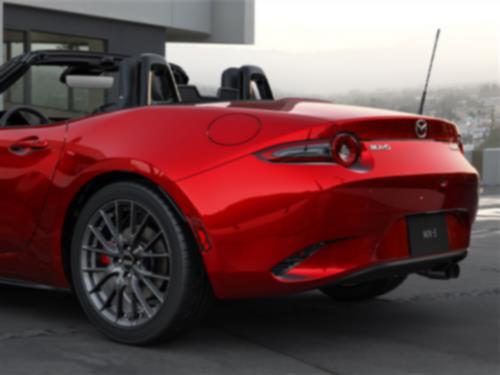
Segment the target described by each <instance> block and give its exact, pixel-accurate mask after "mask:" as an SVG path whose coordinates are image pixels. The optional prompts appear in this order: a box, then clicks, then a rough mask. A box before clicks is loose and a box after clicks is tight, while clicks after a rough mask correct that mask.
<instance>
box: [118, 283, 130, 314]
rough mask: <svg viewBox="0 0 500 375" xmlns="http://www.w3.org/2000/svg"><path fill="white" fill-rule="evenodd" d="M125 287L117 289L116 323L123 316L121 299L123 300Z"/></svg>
mask: <svg viewBox="0 0 500 375" xmlns="http://www.w3.org/2000/svg"><path fill="white" fill-rule="evenodd" d="M126 287H127V286H126V285H122V286H119V287H118V291H117V297H118V299H117V301H116V321H118V320H119V319H120V318H121V317H122V316H123V315H124V314H123V299H124V293H125V288H126Z"/></svg>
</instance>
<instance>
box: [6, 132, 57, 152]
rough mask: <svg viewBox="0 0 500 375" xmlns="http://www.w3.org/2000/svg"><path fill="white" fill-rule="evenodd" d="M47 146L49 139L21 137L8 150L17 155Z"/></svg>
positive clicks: (40, 149) (43, 148)
mask: <svg viewBox="0 0 500 375" xmlns="http://www.w3.org/2000/svg"><path fill="white" fill-rule="evenodd" d="M47 147H49V141H47V140H45V139H40V138H38V137H36V136H33V137H27V138H23V139H21V140H19V141H17V142H15V143H13V144H12V145H11V146H10V148H9V149H10V151H11V152H13V153H14V154H17V155H25V154H28V153H30V152H32V151H42V150H45V149H46V148H47Z"/></svg>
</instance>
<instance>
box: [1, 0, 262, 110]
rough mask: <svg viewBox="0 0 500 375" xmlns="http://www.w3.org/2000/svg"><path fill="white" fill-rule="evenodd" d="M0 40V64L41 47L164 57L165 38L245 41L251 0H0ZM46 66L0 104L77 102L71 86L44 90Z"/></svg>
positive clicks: (65, 105)
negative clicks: (0, 41) (69, 87)
mask: <svg viewBox="0 0 500 375" xmlns="http://www.w3.org/2000/svg"><path fill="white" fill-rule="evenodd" d="M0 39H2V40H3V48H2V49H1V50H0V63H2V62H5V61H6V60H9V59H10V58H12V57H14V56H17V55H19V54H22V53H24V52H30V51H36V50H46V49H66V50H67V49H70V50H81V51H95V52H111V53H118V54H125V55H136V54H140V53H144V52H152V53H158V54H161V55H165V52H166V54H167V58H168V45H167V47H166V45H165V43H166V42H196V43H238V44H249V43H253V40H254V0H0ZM165 49H167V51H165ZM49 70H50V69H49V68H39V69H36V71H35V70H34V71H33V72H31V75H30V76H29V77H28V79H24V80H23V81H22V82H18V83H16V85H15V86H13V87H12V88H11V89H10V90H9V92H7V93H5V95H3V99H2V97H1V96H0V109H1V108H2V107H8V106H9V105H16V104H28V105H35V106H38V107H44V108H45V109H46V110H52V112H54V110H62V109H64V111H66V112H68V110H69V109H71V108H73V107H78V105H79V103H78V98H74V95H73V94H72V92H71V91H68V90H67V89H66V88H63V87H58V88H56V87H53V88H52V86H53V85H54V82H56V79H55V78H53V76H55V75H56V74H59V73H60V72H58V71H56V69H52V71H49ZM50 79H52V80H50ZM37 87H38V88H39V89H36V88H37ZM49 87H50V88H51V89H49ZM40 88H42V89H40ZM49 94H50V95H49Z"/></svg>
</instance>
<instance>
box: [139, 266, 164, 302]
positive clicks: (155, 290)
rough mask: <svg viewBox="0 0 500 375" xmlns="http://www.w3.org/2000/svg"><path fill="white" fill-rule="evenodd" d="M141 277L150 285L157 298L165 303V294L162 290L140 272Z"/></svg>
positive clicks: (149, 287)
mask: <svg viewBox="0 0 500 375" xmlns="http://www.w3.org/2000/svg"><path fill="white" fill-rule="evenodd" d="M138 276H139V278H140V279H141V280H142V282H143V283H144V284H145V285H146V286H147V287H148V289H149V290H150V291H151V293H153V294H154V296H155V297H156V299H157V300H158V301H160V303H163V294H162V292H160V290H159V289H158V288H157V287H156V286H155V285H154V284H153V283H152V282H151V281H149V280H148V279H146V278H145V277H144V276H142V274H141V273H138Z"/></svg>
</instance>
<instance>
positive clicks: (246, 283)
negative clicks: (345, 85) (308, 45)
mask: <svg viewBox="0 0 500 375" xmlns="http://www.w3.org/2000/svg"><path fill="white" fill-rule="evenodd" d="M418 120H425V121H426V122H427V124H428V133H427V135H426V137H425V138H423V139H422V138H419V136H418V134H417V133H418V131H416V127H415V126H416V125H415V124H416V122H417V121H418ZM339 133H345V134H353V135H355V137H356V138H357V139H358V140H359V142H360V146H361V154H360V157H359V160H357V162H356V164H355V165H352V166H348V167H346V166H342V165H340V164H338V163H325V162H310V163H309V162H303V163H286V162H273V161H272V160H268V159H267V158H266V152H267V151H268V150H270V149H272V148H273V147H276V146H278V147H281V145H294V144H300V143H301V142H311V141H312V142H314V141H316V140H318V141H322V140H326V141H327V142H330V141H331V140H332V139H334V137H335V136H336V135H338V134H339ZM26 142H27V143H28V145H29V146H30V147H31V148H33V149H37V147H38V149H37V152H33V153H27V154H25V155H19V154H16V153H13V152H12V149H13V146H15V145H16V144H21V146H23V145H25V144H26ZM131 175H137V176H141V177H142V178H144V179H147V180H149V181H151V182H153V183H155V184H156V185H158V186H159V187H160V188H161V189H162V190H163V191H164V193H165V195H166V196H168V197H169V199H170V201H171V202H172V204H173V205H174V206H175V207H176V208H177V210H178V211H179V213H180V215H182V217H183V218H184V219H185V221H186V222H187V223H188V224H189V227H190V228H191V230H192V233H193V235H194V237H195V238H196V239H197V241H198V245H199V248H200V251H201V254H202V257H203V262H204V265H205V268H206V271H207V274H208V278H209V280H210V283H211V285H212V288H213V290H214V293H215V295H216V296H217V297H219V298H245V297H255V296H264V295H274V294H281V293H292V292H299V291H303V290H308V289H312V288H317V287H320V286H324V285H328V284H331V283H333V282H335V281H337V280H344V279H347V278H348V277H351V276H353V275H359V274H360V273H363V272H365V271H370V270H377V269H381V267H384V266H396V267H397V266H398V265H403V264H405V262H407V261H410V260H414V259H413V258H414V257H412V256H411V255H410V250H409V245H408V228H407V226H408V224H407V219H406V218H407V217H409V216H411V215H415V214H429V213H436V212H439V213H442V214H444V215H445V216H446V221H447V228H448V238H449V248H448V249H443V252H442V253H440V254H435V255H431V256H429V257H425V256H423V257H422V261H425V260H426V259H427V258H429V259H431V258H436V259H437V258H439V257H447V259H451V258H453V256H455V255H456V259H457V260H460V259H461V258H463V256H464V255H465V251H466V249H467V248H468V246H469V238H470V232H471V225H472V223H473V221H474V218H475V214H476V210H477V202H478V175H477V172H476V171H475V170H474V169H473V167H472V166H471V165H470V164H469V163H468V162H467V160H466V159H465V158H464V156H463V154H462V153H461V151H460V147H459V136H458V132H457V129H456V127H455V126H454V125H453V124H451V123H449V122H446V121H443V120H439V119H435V118H428V117H421V116H416V115H410V114H404V113H399V112H391V111H382V110H374V109H366V108H358V107H349V106H341V105H334V104H330V103H326V102H315V101H308V100H298V99H287V100H278V101H269V102H267V101H262V102H259V101H255V102H251V101H250V102H233V103H230V102H226V103H214V104H202V105H169V106H151V107H139V108H132V109H125V110H122V111H115V112H111V113H105V114H100V115H96V116H90V117H86V118H82V119H79V120H74V121H67V122H61V123H59V124H51V125H49V126H37V127H27V128H26V127H25V128H22V127H20V128H16V127H13V128H4V129H0V209H1V212H2V215H0V276H1V277H2V278H6V279H15V280H25V281H29V282H32V283H37V284H43V285H49V286H53V287H58V288H68V287H69V286H70V285H69V281H68V280H69V278H68V265H67V263H68V259H67V257H68V253H67V248H68V244H67V238H66V236H67V233H68V232H70V231H71V226H72V225H73V224H74V220H73V217H74V215H76V214H77V213H75V209H76V208H77V207H78V199H79V196H80V195H81V194H83V193H84V192H85V191H86V190H88V189H93V187H95V186H98V185H99V184H103V183H104V182H105V181H109V180H114V179H120V178H122V177H123V176H131ZM297 259H299V261H297ZM290 260H292V261H291V263H290ZM287 262H288V263H287ZM292 263H293V264H292ZM289 264H292V266H291V267H290V266H289Z"/></svg>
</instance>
